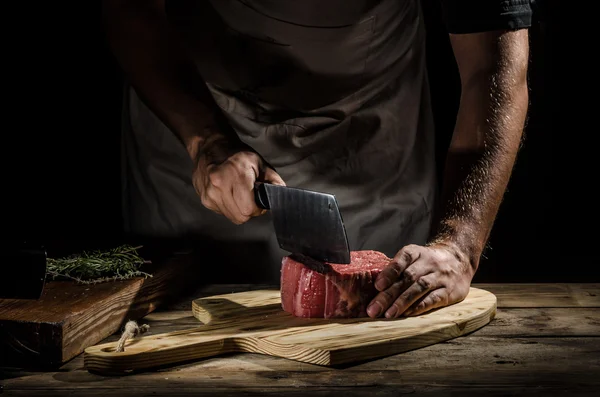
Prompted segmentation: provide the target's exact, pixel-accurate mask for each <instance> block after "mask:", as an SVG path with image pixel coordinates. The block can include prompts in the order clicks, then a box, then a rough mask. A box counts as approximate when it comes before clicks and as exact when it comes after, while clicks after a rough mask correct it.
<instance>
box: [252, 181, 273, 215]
mask: <svg viewBox="0 0 600 397" xmlns="http://www.w3.org/2000/svg"><path fill="white" fill-rule="evenodd" d="M254 201H255V202H256V205H257V206H258V208H261V209H263V210H268V209H271V206H270V205H269V196H268V195H267V189H266V188H265V184H264V183H263V182H256V183H255V184H254Z"/></svg>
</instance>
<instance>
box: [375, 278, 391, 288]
mask: <svg viewBox="0 0 600 397" xmlns="http://www.w3.org/2000/svg"><path fill="white" fill-rule="evenodd" d="M389 285H390V280H389V279H388V278H387V277H383V278H380V279H379V280H377V281H375V288H377V290H378V291H383V290H384V289H386V288H387V287H388V286H389Z"/></svg>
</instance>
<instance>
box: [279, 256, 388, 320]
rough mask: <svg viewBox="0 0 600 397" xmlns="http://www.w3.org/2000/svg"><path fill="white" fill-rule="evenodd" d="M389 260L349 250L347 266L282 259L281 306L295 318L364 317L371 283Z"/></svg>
mask: <svg viewBox="0 0 600 397" xmlns="http://www.w3.org/2000/svg"><path fill="white" fill-rule="evenodd" d="M390 260H391V259H390V258H388V257H387V256H386V255H384V254H383V253H381V252H377V251H371V250H365V251H352V252H351V253H350V264H334V263H322V262H317V261H315V260H311V259H310V258H306V257H299V256H293V255H290V256H286V257H284V258H283V260H282V266H281V305H282V308H283V310H285V311H286V312H288V313H291V314H293V315H294V316H296V317H311V318H351V317H366V316H367V312H366V309H367V305H368V304H369V302H370V301H371V300H372V299H373V298H374V297H375V295H376V294H377V290H376V289H375V284H374V283H375V280H376V278H377V275H378V274H379V273H380V272H381V270H383V268H385V267H386V266H387V265H388V264H389V262H390Z"/></svg>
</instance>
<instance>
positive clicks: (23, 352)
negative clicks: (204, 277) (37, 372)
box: [0, 255, 197, 367]
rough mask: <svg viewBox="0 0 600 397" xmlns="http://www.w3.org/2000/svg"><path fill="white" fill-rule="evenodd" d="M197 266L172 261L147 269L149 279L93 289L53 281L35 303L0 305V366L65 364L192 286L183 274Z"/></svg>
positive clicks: (185, 260)
mask: <svg viewBox="0 0 600 397" xmlns="http://www.w3.org/2000/svg"><path fill="white" fill-rule="evenodd" d="M196 265H197V264H196V263H195V261H194V257H193V256H189V255H183V256H172V257H170V258H169V259H168V260H166V261H165V262H161V263H156V264H154V265H152V266H151V267H149V268H148V269H147V271H150V272H151V273H153V277H151V278H147V279H142V278H135V279H131V280H126V281H114V282H105V283H99V284H95V285H82V284H76V283H75V282H69V281H51V282H48V283H47V285H46V287H45V289H44V292H43V294H42V297H41V298H40V299H39V300H18V299H4V300H0V364H1V365H22V366H50V367H52V366H57V365H61V364H63V363H65V362H66V361H68V360H70V359H71V358H73V357H75V356H76V355H78V354H80V353H82V352H83V350H84V349H85V348H86V347H88V346H91V345H94V344H96V343H98V342H100V341H101V340H103V339H104V338H106V337H107V336H109V335H111V334H113V333H115V332H117V331H119V330H120V329H121V327H122V326H123V324H124V323H125V322H126V321H127V320H130V319H134V320H137V319H139V318H141V317H143V316H144V315H146V314H147V313H150V312H152V311H153V310H155V308H156V307H157V306H158V305H160V304H161V303H163V302H166V301H167V300H168V299H169V298H171V297H173V296H175V294H177V293H178V292H179V291H180V290H181V289H185V288H188V287H189V286H190V285H193V284H195V283H196V280H194V278H193V275H192V276H190V274H186V270H187V269H189V268H190V267H192V266H196ZM190 273H191V272H190ZM182 274H185V276H182ZM194 274H196V273H194Z"/></svg>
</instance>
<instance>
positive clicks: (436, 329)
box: [85, 288, 496, 374]
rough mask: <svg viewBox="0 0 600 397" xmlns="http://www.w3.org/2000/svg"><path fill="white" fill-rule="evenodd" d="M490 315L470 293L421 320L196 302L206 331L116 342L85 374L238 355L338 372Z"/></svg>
mask: <svg viewBox="0 0 600 397" xmlns="http://www.w3.org/2000/svg"><path fill="white" fill-rule="evenodd" d="M495 311H496V297H495V296H494V295H493V294H491V293H489V292H487V291H485V290H481V289H477V288H471V291H470V293H469V295H468V296H467V298H466V299H465V300H464V301H462V302H460V303H457V304H455V305H451V306H448V307H444V308H441V309H439V310H436V311H433V312H430V313H428V314H425V315H422V316H416V317H409V318H399V319H392V320H388V319H371V318H368V317H367V318H350V319H319V318H298V317H295V316H292V315H290V314H289V313H287V312H283V311H282V310H281V298H280V294H279V291H278V290H258V291H247V292H241V293H236V294H225V295H215V296H210V297H207V298H202V299H197V300H195V301H194V305H193V310H192V312H193V313H194V315H195V317H196V318H198V319H199V320H200V321H202V322H203V323H205V324H206V325H202V326H199V327H197V328H192V329H187V330H180V331H176V332H172V333H166V334H165V333H163V334H156V335H149V336H144V337H141V338H137V339H135V340H132V341H131V342H129V343H127V344H126V345H125V346H126V347H125V352H116V351H115V347H116V344H115V343H113V342H110V343H105V344H101V345H96V346H92V347H89V348H87V349H86V350H85V362H86V366H87V368H88V369H89V370H90V371H94V372H100V373H113V374H115V373H116V374H119V373H124V372H129V371H138V370H145V369H148V368H153V367H156V366H162V365H172V364H177V363H181V362H184V361H187V360H195V359H199V358H205V357H210V356H215V355H223V354H227V353H231V352H237V351H243V352H251V353H261V354H269V355H274V356H279V357H284V358H289V359H293V360H298V361H304V362H310V363H315V364H320V365H339V364H342V363H350V362H354V361H363V360H366V359H372V358H378V357H382V356H387V355H390V354H395V353H400V352H403V351H408V350H412V349H416V348H419V347H423V346H428V345H430V344H434V343H438V342H440V341H444V340H448V339H451V338H456V337H458V336H461V335H463V334H466V333H469V332H472V331H474V330H476V329H478V328H481V327H483V326H484V325H486V324H488V323H489V321H490V320H491V319H492V318H493V316H494V315H495Z"/></svg>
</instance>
